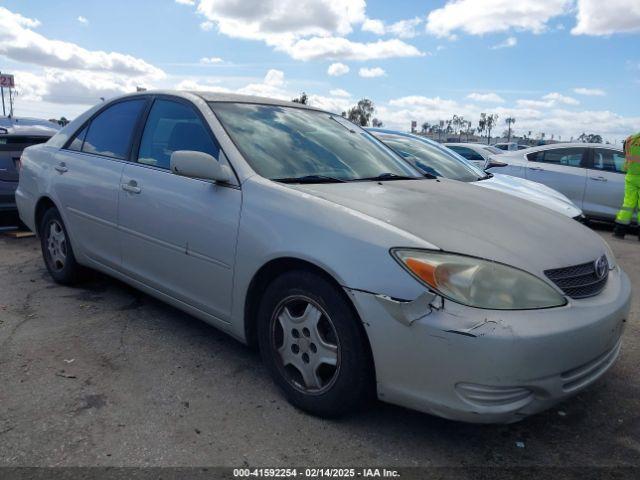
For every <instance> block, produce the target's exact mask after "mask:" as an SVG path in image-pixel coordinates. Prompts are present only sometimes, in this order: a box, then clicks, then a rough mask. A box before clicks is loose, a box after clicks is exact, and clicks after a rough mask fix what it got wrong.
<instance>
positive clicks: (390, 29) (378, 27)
mask: <svg viewBox="0 0 640 480" xmlns="http://www.w3.org/2000/svg"><path fill="white" fill-rule="evenodd" d="M421 23H422V19H421V18H419V17H415V18H411V19H408V20H400V21H398V22H395V23H392V24H391V25H385V24H384V22H383V21H382V20H374V19H371V18H367V19H366V20H365V21H364V22H363V24H362V30H363V31H365V32H371V33H375V34H376V35H385V34H386V35H395V36H396V37H399V38H413V37H415V36H416V35H418V32H417V31H416V27H417V26H418V25H420V24H421Z"/></svg>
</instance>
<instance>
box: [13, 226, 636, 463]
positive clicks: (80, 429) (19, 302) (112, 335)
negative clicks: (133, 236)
mask: <svg viewBox="0 0 640 480" xmlns="http://www.w3.org/2000/svg"><path fill="white" fill-rule="evenodd" d="M599 233H600V234H601V235H602V236H603V237H604V238H605V239H606V240H607V241H608V242H609V243H610V245H611V246H612V248H613V250H614V252H615V254H616V256H617V258H618V261H619V262H620V264H621V265H622V266H623V268H624V269H625V270H626V271H627V273H628V274H629V276H630V277H631V281H632V284H633V285H634V289H635V290H637V288H638V285H640V256H639V255H638V249H639V248H640V243H639V242H638V240H637V238H636V237H635V236H628V237H627V239H626V240H624V241H620V240H615V239H612V237H611V233H610V231H609V230H607V229H606V228H602V229H600V230H599ZM638 311H639V299H638V296H637V295H636V297H635V298H634V301H633V305H632V310H631V315H630V318H629V319H628V326H627V331H626V337H625V342H624V346H623V351H622V354H621V357H620V359H619V361H618V362H617V363H616V364H615V366H614V367H613V368H612V370H611V371H610V372H609V374H608V375H606V376H605V378H603V379H602V380H600V381H599V382H597V383H596V384H595V385H594V386H592V387H591V388H590V389H588V390H587V391H584V392H582V393H581V394H580V395H578V396H577V397H575V398H573V399H571V400H569V401H568V402H565V403H563V404H561V405H559V406H557V407H556V408H554V409H552V410H550V411H547V412H545V413H542V414H539V415H536V416H534V417H530V418H528V419H526V420H524V421H522V422H520V423H517V424H513V425H497V426H492V425H489V426H486V425H485V426H482V425H468V424H462V423H455V422H451V421H447V420H442V419H439V418H436V417H432V416H428V415H424V414H420V413H417V412H413V411H409V410H405V409H402V408H398V407H394V406H391V405H386V404H382V403H376V404H374V405H373V406H371V408H369V409H368V410H366V411H364V412H361V413H359V414H357V415H355V416H351V417H348V418H344V419H341V420H339V421H326V420H321V419H317V418H314V417H311V416H308V415H306V414H304V413H301V412H299V411H297V410H295V409H294V408H293V407H291V406H290V405H289V404H288V403H287V402H286V401H285V400H284V399H283V398H282V397H281V395H280V394H279V392H278V391H277V390H276V388H275V387H274V385H273V384H272V382H271V380H270V378H269V377H268V376H267V372H266V371H265V369H264V368H263V367H262V365H261V362H260V358H259V355H258V354H257V352H255V351H252V350H250V349H248V348H247V347H244V346H243V345H241V344H240V343H238V342H236V341H235V340H233V339H231V338H230V337H228V336H226V335H225V334H223V333H220V332H219V331H217V330H216V329H214V328H212V327H210V326H208V325H206V324H205V323H203V322H200V321H198V320H196V319H194V318H192V317H190V316H188V315H186V314H184V313H181V312H179V311H177V310H175V309H173V308H171V307H169V306H167V305H164V304H163V303H161V302H159V301H156V300H154V299H152V298H150V297H148V296H146V295H144V294H141V293H139V292H137V291H135V290H133V289H132V288H130V287H128V286H126V285H124V284H122V283H120V282H118V281H115V280H112V279H109V278H106V277H103V276H100V275H97V274H96V275H95V276H94V277H93V278H92V279H91V280H90V281H88V282H87V283H86V284H84V285H82V286H80V287H78V288H66V287H61V286H59V285H56V284H55V283H53V281H52V280H51V279H50V277H49V275H48V274H47V272H46V270H45V268H44V265H43V263H42V260H41V257H40V248H39V243H38V241H37V240H36V239H34V238H29V239H22V240H14V239H9V238H5V237H0V386H1V387H0V405H1V406H2V408H1V409H0V462H1V464H2V465H3V466H7V465H11V466H18V465H39V466H89V465H126V466H169V465H171V466H192V465H227V466H243V465H251V466H255V465H270V466H288V465H292V466H341V465H343V466H346V465H351V466H353V465H384V466H463V467H470V466H475V465H483V466H506V465H508V466H523V465H544V466H547V465H549V466H582V467H585V466H627V465H639V464H640V460H639V459H640V379H639V376H638V369H639V366H640V328H639V326H638V320H639V316H638Z"/></svg>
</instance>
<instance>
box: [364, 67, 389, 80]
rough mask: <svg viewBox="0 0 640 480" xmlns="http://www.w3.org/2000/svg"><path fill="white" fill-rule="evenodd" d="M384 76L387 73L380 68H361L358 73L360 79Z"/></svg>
mask: <svg viewBox="0 0 640 480" xmlns="http://www.w3.org/2000/svg"><path fill="white" fill-rule="evenodd" d="M386 74H387V72H385V71H384V69H382V68H380V67H373V68H361V69H360V70H359V71H358V75H360V76H361V77H362V78H375V77H384V76H385V75H386Z"/></svg>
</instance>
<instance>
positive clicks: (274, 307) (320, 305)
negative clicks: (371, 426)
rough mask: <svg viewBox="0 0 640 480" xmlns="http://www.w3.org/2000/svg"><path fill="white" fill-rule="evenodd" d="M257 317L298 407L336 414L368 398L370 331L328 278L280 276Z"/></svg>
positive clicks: (278, 377)
mask: <svg viewBox="0 0 640 480" xmlns="http://www.w3.org/2000/svg"><path fill="white" fill-rule="evenodd" d="M258 315H259V318H258V320H259V332H258V335H259V343H260V351H261V354H262V357H263V360H264V362H265V364H266V365H267V368H268V369H269V371H270V373H271V375H272V377H273V379H274V380H275V382H276V384H277V385H278V386H279V387H280V388H281V389H282V391H283V392H284V394H285V396H286V397H287V399H288V400H289V401H290V402H291V403H292V404H293V405H295V406H296V407H298V408H300V409H302V410H305V411H307V412H310V413H312V414H315V415H319V416H323V417H335V416H339V415H341V414H344V413H347V412H349V411H352V410H354V409H356V408H357V407H359V406H361V405H362V404H363V403H364V401H365V400H367V399H368V397H369V396H370V394H371V392H372V385H373V378H374V375H373V365H372V362H371V356H370V354H369V348H368V344H367V341H366V338H365V333H364V331H363V328H362V326H361V325H360V321H359V319H358V318H357V316H356V315H355V313H354V311H353V309H352V307H351V306H350V305H349V303H348V300H347V299H346V298H345V297H344V294H343V293H342V292H341V291H340V290H339V289H338V288H337V287H335V286H334V285H333V284H332V283H330V282H329V281H327V280H326V279H325V278H324V277H323V276H320V275H317V274H315V273H311V272H305V271H296V272H289V273H286V274H283V275H281V276H280V277H278V278H277V279H276V280H275V281H274V282H273V283H272V284H271V285H269V286H268V288H267V289H266V291H265V294H264V297H263V299H262V301H261V304H260V309H259V314H258Z"/></svg>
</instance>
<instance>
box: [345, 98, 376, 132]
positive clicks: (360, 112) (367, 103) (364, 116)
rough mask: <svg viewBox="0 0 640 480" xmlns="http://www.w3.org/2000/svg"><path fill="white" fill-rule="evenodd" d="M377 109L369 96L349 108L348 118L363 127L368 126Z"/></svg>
mask: <svg viewBox="0 0 640 480" xmlns="http://www.w3.org/2000/svg"><path fill="white" fill-rule="evenodd" d="M375 111H376V108H375V106H374V105H373V102H372V101H371V100H369V99H368V98H363V99H362V100H360V101H358V104H357V105H356V106H354V107H351V108H350V109H349V111H348V112H347V118H348V119H349V120H350V121H352V122H353V123H356V124H358V125H360V126H361V127H368V126H369V122H370V121H371V117H372V116H373V114H374V113H375Z"/></svg>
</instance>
